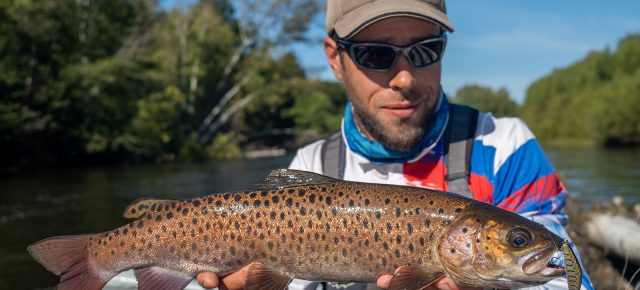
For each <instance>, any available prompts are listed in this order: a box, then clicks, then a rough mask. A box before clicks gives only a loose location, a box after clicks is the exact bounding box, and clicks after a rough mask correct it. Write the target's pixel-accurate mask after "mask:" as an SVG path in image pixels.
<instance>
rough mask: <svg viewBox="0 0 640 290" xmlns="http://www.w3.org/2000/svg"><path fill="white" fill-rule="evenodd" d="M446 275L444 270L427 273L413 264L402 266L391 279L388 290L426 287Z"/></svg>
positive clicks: (417, 289)
mask: <svg viewBox="0 0 640 290" xmlns="http://www.w3.org/2000/svg"><path fill="white" fill-rule="evenodd" d="M442 277H444V273H443V272H436V273H427V272H425V271H422V270H420V269H417V268H414V267H411V266H400V267H398V269H396V272H395V274H394V275H393V278H391V281H389V288H387V289H388V290H421V289H426V288H427V287H428V286H429V285H431V284H433V283H434V282H435V281H436V280H438V279H440V278H442Z"/></svg>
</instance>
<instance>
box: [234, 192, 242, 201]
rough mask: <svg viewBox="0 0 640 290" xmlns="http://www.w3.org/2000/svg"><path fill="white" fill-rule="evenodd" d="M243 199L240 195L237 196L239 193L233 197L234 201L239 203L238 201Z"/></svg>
mask: <svg viewBox="0 0 640 290" xmlns="http://www.w3.org/2000/svg"><path fill="white" fill-rule="evenodd" d="M241 199H242V196H240V195H239V194H237V193H236V194H234V195H233V200H234V201H235V202H238V201H240V200H241Z"/></svg>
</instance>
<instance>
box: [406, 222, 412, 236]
mask: <svg viewBox="0 0 640 290" xmlns="http://www.w3.org/2000/svg"><path fill="white" fill-rule="evenodd" d="M407 233H409V234H413V225H411V224H407Z"/></svg>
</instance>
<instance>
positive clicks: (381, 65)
mask: <svg viewBox="0 0 640 290" xmlns="http://www.w3.org/2000/svg"><path fill="white" fill-rule="evenodd" d="M353 56H354V59H355V61H356V62H357V63H358V64H359V65H361V66H364V67H367V68H371V69H388V68H390V67H391V66H392V65H393V62H394V61H395V59H396V52H395V51H393V49H392V48H391V47H388V46H375V45H362V46H354V47H353Z"/></svg>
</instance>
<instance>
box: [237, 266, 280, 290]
mask: <svg viewBox="0 0 640 290" xmlns="http://www.w3.org/2000/svg"><path fill="white" fill-rule="evenodd" d="M289 282H291V278H289V277H287V276H285V275H283V274H282V273H280V272H277V271H274V270H272V269H270V268H269V267H267V266H265V265H264V264H262V263H257V262H256V263H253V264H251V266H249V270H248V271H247V283H246V284H245V286H244V289H245V290H283V289H286V288H287V285H289Z"/></svg>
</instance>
